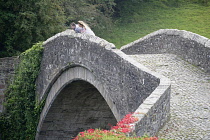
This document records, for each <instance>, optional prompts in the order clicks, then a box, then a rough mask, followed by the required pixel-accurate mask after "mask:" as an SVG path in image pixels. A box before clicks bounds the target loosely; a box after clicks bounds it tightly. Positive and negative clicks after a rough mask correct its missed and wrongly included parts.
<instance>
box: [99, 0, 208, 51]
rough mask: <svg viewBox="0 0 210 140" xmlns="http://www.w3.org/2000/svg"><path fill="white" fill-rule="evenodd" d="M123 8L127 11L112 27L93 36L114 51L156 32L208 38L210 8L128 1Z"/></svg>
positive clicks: (195, 5)
mask: <svg viewBox="0 0 210 140" xmlns="http://www.w3.org/2000/svg"><path fill="white" fill-rule="evenodd" d="M127 5H128V6H127V9H126V8H125V10H124V11H127V12H126V13H123V12H121V18H120V19H119V18H118V19H116V20H115V24H114V25H113V26H112V28H110V29H107V30H103V31H100V33H97V34H98V36H100V37H102V38H104V39H106V40H107V41H109V42H112V43H114V44H115V45H116V46H117V48H120V47H121V46H123V45H126V44H128V43H130V42H133V41H134V40H137V39H139V38H141V37H143V36H145V35H147V34H149V33H152V32H154V31H157V30H159V29H179V30H187V31H191V32H194V33H196V34H199V35H202V36H205V37H207V38H210V6H202V5H199V4H184V5H180V6H179V7H177V8H176V7H164V6H155V5H149V4H144V5H143V4H142V3H135V4H134V3H132V2H128V4H127ZM129 10H130V11H129ZM128 11H129V12H128Z"/></svg>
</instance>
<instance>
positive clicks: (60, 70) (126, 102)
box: [36, 30, 170, 140]
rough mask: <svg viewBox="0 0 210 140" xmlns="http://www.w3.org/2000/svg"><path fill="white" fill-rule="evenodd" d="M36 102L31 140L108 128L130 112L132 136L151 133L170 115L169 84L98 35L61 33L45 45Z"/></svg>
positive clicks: (68, 31)
mask: <svg viewBox="0 0 210 140" xmlns="http://www.w3.org/2000/svg"><path fill="white" fill-rule="evenodd" d="M37 99H38V100H39V101H42V100H46V104H45V106H44V109H43V111H42V113H41V116H40V121H39V125H38V128H37V135H36V139H51V140H52V139H69V138H71V137H74V136H76V135H77V134H78V132H80V131H84V130H87V129H89V128H101V129H108V128H109V126H108V124H109V123H110V124H112V125H115V124H116V122H117V121H119V120H120V119H121V118H123V116H124V115H126V114H128V113H130V112H135V114H136V116H137V117H138V118H139V121H138V122H137V123H136V124H135V132H136V133H137V135H143V134H145V133H147V134H150V135H155V134H156V132H157V131H158V129H159V128H160V127H162V126H163V125H164V123H165V122H166V121H167V119H168V117H169V110H170V102H169V101H170V81H169V79H167V78H165V77H163V76H161V75H159V74H157V73H154V72H152V71H150V70H149V69H147V68H146V67H144V66H143V65H141V64H139V63H138V62H137V61H135V60H133V59H132V58H130V57H129V56H127V55H126V54H125V53H123V52H122V51H120V50H119V49H116V48H115V46H114V45H113V44H111V43H109V42H107V41H105V40H103V39H101V38H99V37H95V36H88V35H82V34H76V33H74V32H73V31H71V30H66V31H64V32H62V33H59V34H57V35H55V36H53V37H51V38H50V39H48V40H47V41H46V42H44V53H43V58H42V62H41V70H40V75H39V76H38V79H37Z"/></svg>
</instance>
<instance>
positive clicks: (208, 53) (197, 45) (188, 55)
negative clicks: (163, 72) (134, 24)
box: [121, 29, 210, 72]
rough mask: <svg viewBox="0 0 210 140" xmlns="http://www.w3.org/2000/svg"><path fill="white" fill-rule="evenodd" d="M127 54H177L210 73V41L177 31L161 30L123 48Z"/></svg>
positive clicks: (183, 31) (190, 33)
mask: <svg viewBox="0 0 210 140" xmlns="http://www.w3.org/2000/svg"><path fill="white" fill-rule="evenodd" d="M121 50H122V51H123V52H124V53H126V54H161V53H170V54H175V55H178V56H180V57H181V58H183V59H184V60H186V61H188V62H189V63H191V64H193V65H196V66H199V67H201V68H202V69H203V70H205V71H206V72H210V39H208V38H206V37H203V36H200V35H198V34H195V33H192V32H189V31H185V30H177V29H161V30H158V31H155V32H153V33H151V34H149V35H147V36H145V37H143V38H140V39H138V40H136V41H134V42H132V43H130V44H127V45H125V46H123V47H121Z"/></svg>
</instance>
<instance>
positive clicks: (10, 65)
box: [0, 57, 18, 112]
mask: <svg viewBox="0 0 210 140" xmlns="http://www.w3.org/2000/svg"><path fill="white" fill-rule="evenodd" d="M17 62H18V61H17V57H5V58H0V112H2V111H3V102H4V93H5V90H6V88H7V86H8V84H9V82H11V78H12V77H13V75H14V69H15V64H17Z"/></svg>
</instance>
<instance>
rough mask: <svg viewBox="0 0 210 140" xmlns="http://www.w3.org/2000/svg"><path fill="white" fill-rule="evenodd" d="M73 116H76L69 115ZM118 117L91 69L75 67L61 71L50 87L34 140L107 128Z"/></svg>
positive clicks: (71, 135)
mask: <svg viewBox="0 0 210 140" xmlns="http://www.w3.org/2000/svg"><path fill="white" fill-rule="evenodd" d="M64 97H65V98H64ZM80 97H81V98H80ZM74 99H75V100H74ZM76 99H77V101H76ZM86 100H88V102H85V101H86ZM68 101H69V102H68ZM85 105H89V107H87V106H85ZM70 107H71V108H70ZM77 109H78V111H76V110H77ZM74 115H75V116H77V117H76V118H72V117H73V116H74ZM68 119H69V120H68ZM119 119H120V117H119V114H118V112H117V110H116V107H115V104H114V103H113V102H112V101H111V99H110V98H109V97H108V94H107V92H106V90H105V89H104V87H103V85H102V84H101V83H100V82H99V81H98V80H96V78H95V76H94V75H93V74H92V73H91V71H90V70H88V69H87V68H85V67H82V66H75V67H71V68H69V69H67V70H66V71H64V72H63V73H62V74H61V75H60V76H59V77H58V78H57V79H56V80H55V82H54V84H53V85H52V86H51V89H50V90H49V93H48V96H47V99H46V103H45V106H44V109H43V110H42V113H41V115H40V121H39V125H38V127H37V134H36V139H53V138H54V139H58V138H62V139H65V138H66V139H70V137H74V136H75V135H77V134H78V132H81V131H84V130H87V129H89V128H102V129H108V123H110V124H113V125H115V123H116V122H117V120H119ZM64 136H65V137H64Z"/></svg>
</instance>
